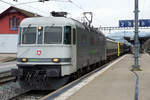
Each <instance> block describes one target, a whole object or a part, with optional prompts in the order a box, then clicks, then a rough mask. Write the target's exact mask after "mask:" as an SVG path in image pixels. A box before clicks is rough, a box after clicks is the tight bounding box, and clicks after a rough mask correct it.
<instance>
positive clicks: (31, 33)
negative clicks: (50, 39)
mask: <svg viewBox="0 0 150 100" xmlns="http://www.w3.org/2000/svg"><path fill="white" fill-rule="evenodd" d="M36 33H37V28H36V27H24V28H23V33H22V44H35V43H36Z"/></svg>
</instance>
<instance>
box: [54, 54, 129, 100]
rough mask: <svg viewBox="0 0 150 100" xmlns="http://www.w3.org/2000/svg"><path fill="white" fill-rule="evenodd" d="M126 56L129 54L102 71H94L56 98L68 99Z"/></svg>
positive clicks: (59, 99) (58, 99)
mask: <svg viewBox="0 0 150 100" xmlns="http://www.w3.org/2000/svg"><path fill="white" fill-rule="evenodd" d="M126 56H127V55H124V56H122V57H120V58H119V59H117V60H115V61H114V62H112V63H111V64H109V65H108V66H106V67H105V68H103V69H102V70H100V71H98V72H96V73H94V74H93V75H91V76H89V77H88V78H86V79H85V80H83V81H82V82H81V83H79V84H78V85H76V86H74V87H73V88H71V89H69V90H68V91H67V92H64V93H63V94H61V95H60V96H59V97H57V98H55V99H54V100H66V99H67V98H68V97H70V96H71V95H73V94H74V93H76V92H77V91H78V90H79V89H81V88H82V87H83V86H85V85H87V84H88V83H89V82H91V81H92V80H94V79H95V78H96V77H97V76H99V75H101V74H102V73H104V72H105V71H106V70H108V69H109V68H110V67H111V66H113V65H114V64H116V63H118V62H119V61H121V60H122V59H123V58H125V57H126Z"/></svg>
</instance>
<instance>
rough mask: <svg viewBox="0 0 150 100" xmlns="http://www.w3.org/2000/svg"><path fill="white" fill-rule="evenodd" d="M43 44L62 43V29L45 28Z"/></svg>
mask: <svg viewBox="0 0 150 100" xmlns="http://www.w3.org/2000/svg"><path fill="white" fill-rule="evenodd" d="M44 43H45V44H60V43H62V27H45V33H44Z"/></svg>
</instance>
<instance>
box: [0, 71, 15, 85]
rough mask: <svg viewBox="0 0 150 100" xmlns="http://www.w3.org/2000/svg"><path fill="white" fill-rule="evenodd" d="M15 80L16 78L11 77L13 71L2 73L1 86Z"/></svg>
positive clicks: (0, 77) (0, 74) (0, 76)
mask: <svg viewBox="0 0 150 100" xmlns="http://www.w3.org/2000/svg"><path fill="white" fill-rule="evenodd" d="M13 80H15V77H13V76H12V75H11V71H5V72H1V73H0V85H2V84H4V83H7V82H10V81H13Z"/></svg>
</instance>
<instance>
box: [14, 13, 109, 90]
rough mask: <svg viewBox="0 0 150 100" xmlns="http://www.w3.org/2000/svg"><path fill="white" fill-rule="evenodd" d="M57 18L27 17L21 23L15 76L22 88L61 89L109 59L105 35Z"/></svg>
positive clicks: (70, 19)
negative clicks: (73, 76)
mask: <svg viewBox="0 0 150 100" xmlns="http://www.w3.org/2000/svg"><path fill="white" fill-rule="evenodd" d="M56 15H57V14H56ZM56 15H55V16H54V17H34V18H26V19H24V20H23V21H22V22H21V24H20V27H19V42H18V52H17V66H18V69H13V70H12V74H13V75H14V76H16V77H17V81H18V82H19V84H20V86H22V87H28V88H31V89H33V90H51V89H57V88H59V87H61V86H62V85H64V84H66V83H67V82H68V80H69V78H70V76H72V75H76V73H78V72H81V73H82V71H84V70H86V69H87V68H89V66H90V65H93V64H96V63H101V62H102V61H105V60H106V39H105V36H104V35H103V34H102V32H100V31H97V30H96V29H94V28H92V27H89V26H87V25H86V24H83V23H80V22H78V21H77V20H74V19H72V18H66V17H65V16H63V17H62V16H60V15H59V14H58V15H57V16H56Z"/></svg>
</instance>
